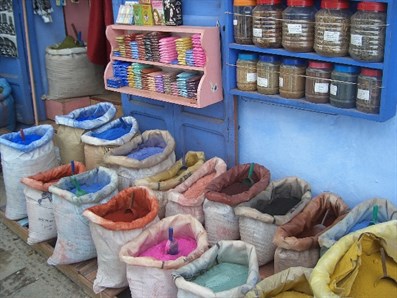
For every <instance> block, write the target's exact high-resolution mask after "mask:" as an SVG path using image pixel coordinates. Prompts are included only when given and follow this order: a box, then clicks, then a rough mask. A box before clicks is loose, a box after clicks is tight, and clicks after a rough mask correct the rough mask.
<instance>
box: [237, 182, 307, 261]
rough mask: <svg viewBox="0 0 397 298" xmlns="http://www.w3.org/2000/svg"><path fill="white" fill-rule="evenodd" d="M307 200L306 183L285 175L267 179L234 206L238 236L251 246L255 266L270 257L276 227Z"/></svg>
mask: <svg viewBox="0 0 397 298" xmlns="http://www.w3.org/2000/svg"><path fill="white" fill-rule="evenodd" d="M310 200H311V189H310V185H309V184H308V183H307V182H306V181H304V180H302V179H300V178H298V177H287V178H284V179H280V180H277V181H273V182H271V183H270V185H269V186H268V187H267V188H266V190H264V191H262V192H261V193H259V194H258V195H257V196H256V197H255V198H253V199H252V200H251V201H249V202H247V203H244V204H241V205H239V206H237V207H236V208H235V210H234V211H235V213H236V215H237V216H238V218H239V228H240V236H241V240H243V241H246V242H248V243H251V244H252V245H254V246H255V248H256V253H257V256H258V262H259V266H262V265H264V264H266V263H268V262H270V261H272V260H273V258H274V252H275V250H276V246H275V245H274V244H273V243H272V241H273V237H274V233H275V232H276V229H277V227H278V226H280V225H283V224H285V223H287V222H289V221H290V220H291V219H292V218H293V217H294V216H296V215H297V214H299V213H300V212H301V211H302V210H303V208H304V207H305V206H306V204H307V203H308V202H309V201H310ZM272 206H273V207H272ZM264 208H273V210H271V209H264ZM265 210H271V211H268V212H271V213H273V214H269V213H268V212H263V211H265ZM276 214H277V215H276Z"/></svg>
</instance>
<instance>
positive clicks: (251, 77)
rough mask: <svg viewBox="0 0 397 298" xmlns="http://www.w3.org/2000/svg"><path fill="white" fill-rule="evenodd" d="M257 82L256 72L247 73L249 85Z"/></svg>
mask: <svg viewBox="0 0 397 298" xmlns="http://www.w3.org/2000/svg"><path fill="white" fill-rule="evenodd" d="M253 82H256V72H249V73H247V83H253Z"/></svg>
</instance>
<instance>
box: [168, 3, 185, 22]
mask: <svg viewBox="0 0 397 298" xmlns="http://www.w3.org/2000/svg"><path fill="white" fill-rule="evenodd" d="M164 19H165V24H166V25H167V26H179V25H182V24H183V20H182V1H181V0H164Z"/></svg>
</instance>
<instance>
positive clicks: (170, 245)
mask: <svg viewBox="0 0 397 298" xmlns="http://www.w3.org/2000/svg"><path fill="white" fill-rule="evenodd" d="M165 252H166V253H167V254H169V255H177V254H178V252H179V247H178V242H177V241H176V240H175V239H174V229H173V228H172V227H170V228H168V240H167V242H166V244H165Z"/></svg>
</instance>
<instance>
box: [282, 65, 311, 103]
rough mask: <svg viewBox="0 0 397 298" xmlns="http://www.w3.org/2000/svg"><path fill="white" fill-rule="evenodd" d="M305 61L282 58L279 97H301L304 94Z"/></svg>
mask: <svg viewBox="0 0 397 298" xmlns="http://www.w3.org/2000/svg"><path fill="white" fill-rule="evenodd" d="M305 72H306V62H305V61H304V60H301V59H295V58H284V59H283V60H282V63H281V65H280V79H279V92H280V96H281V97H285V98H301V97H303V96H304V95H305Z"/></svg>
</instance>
